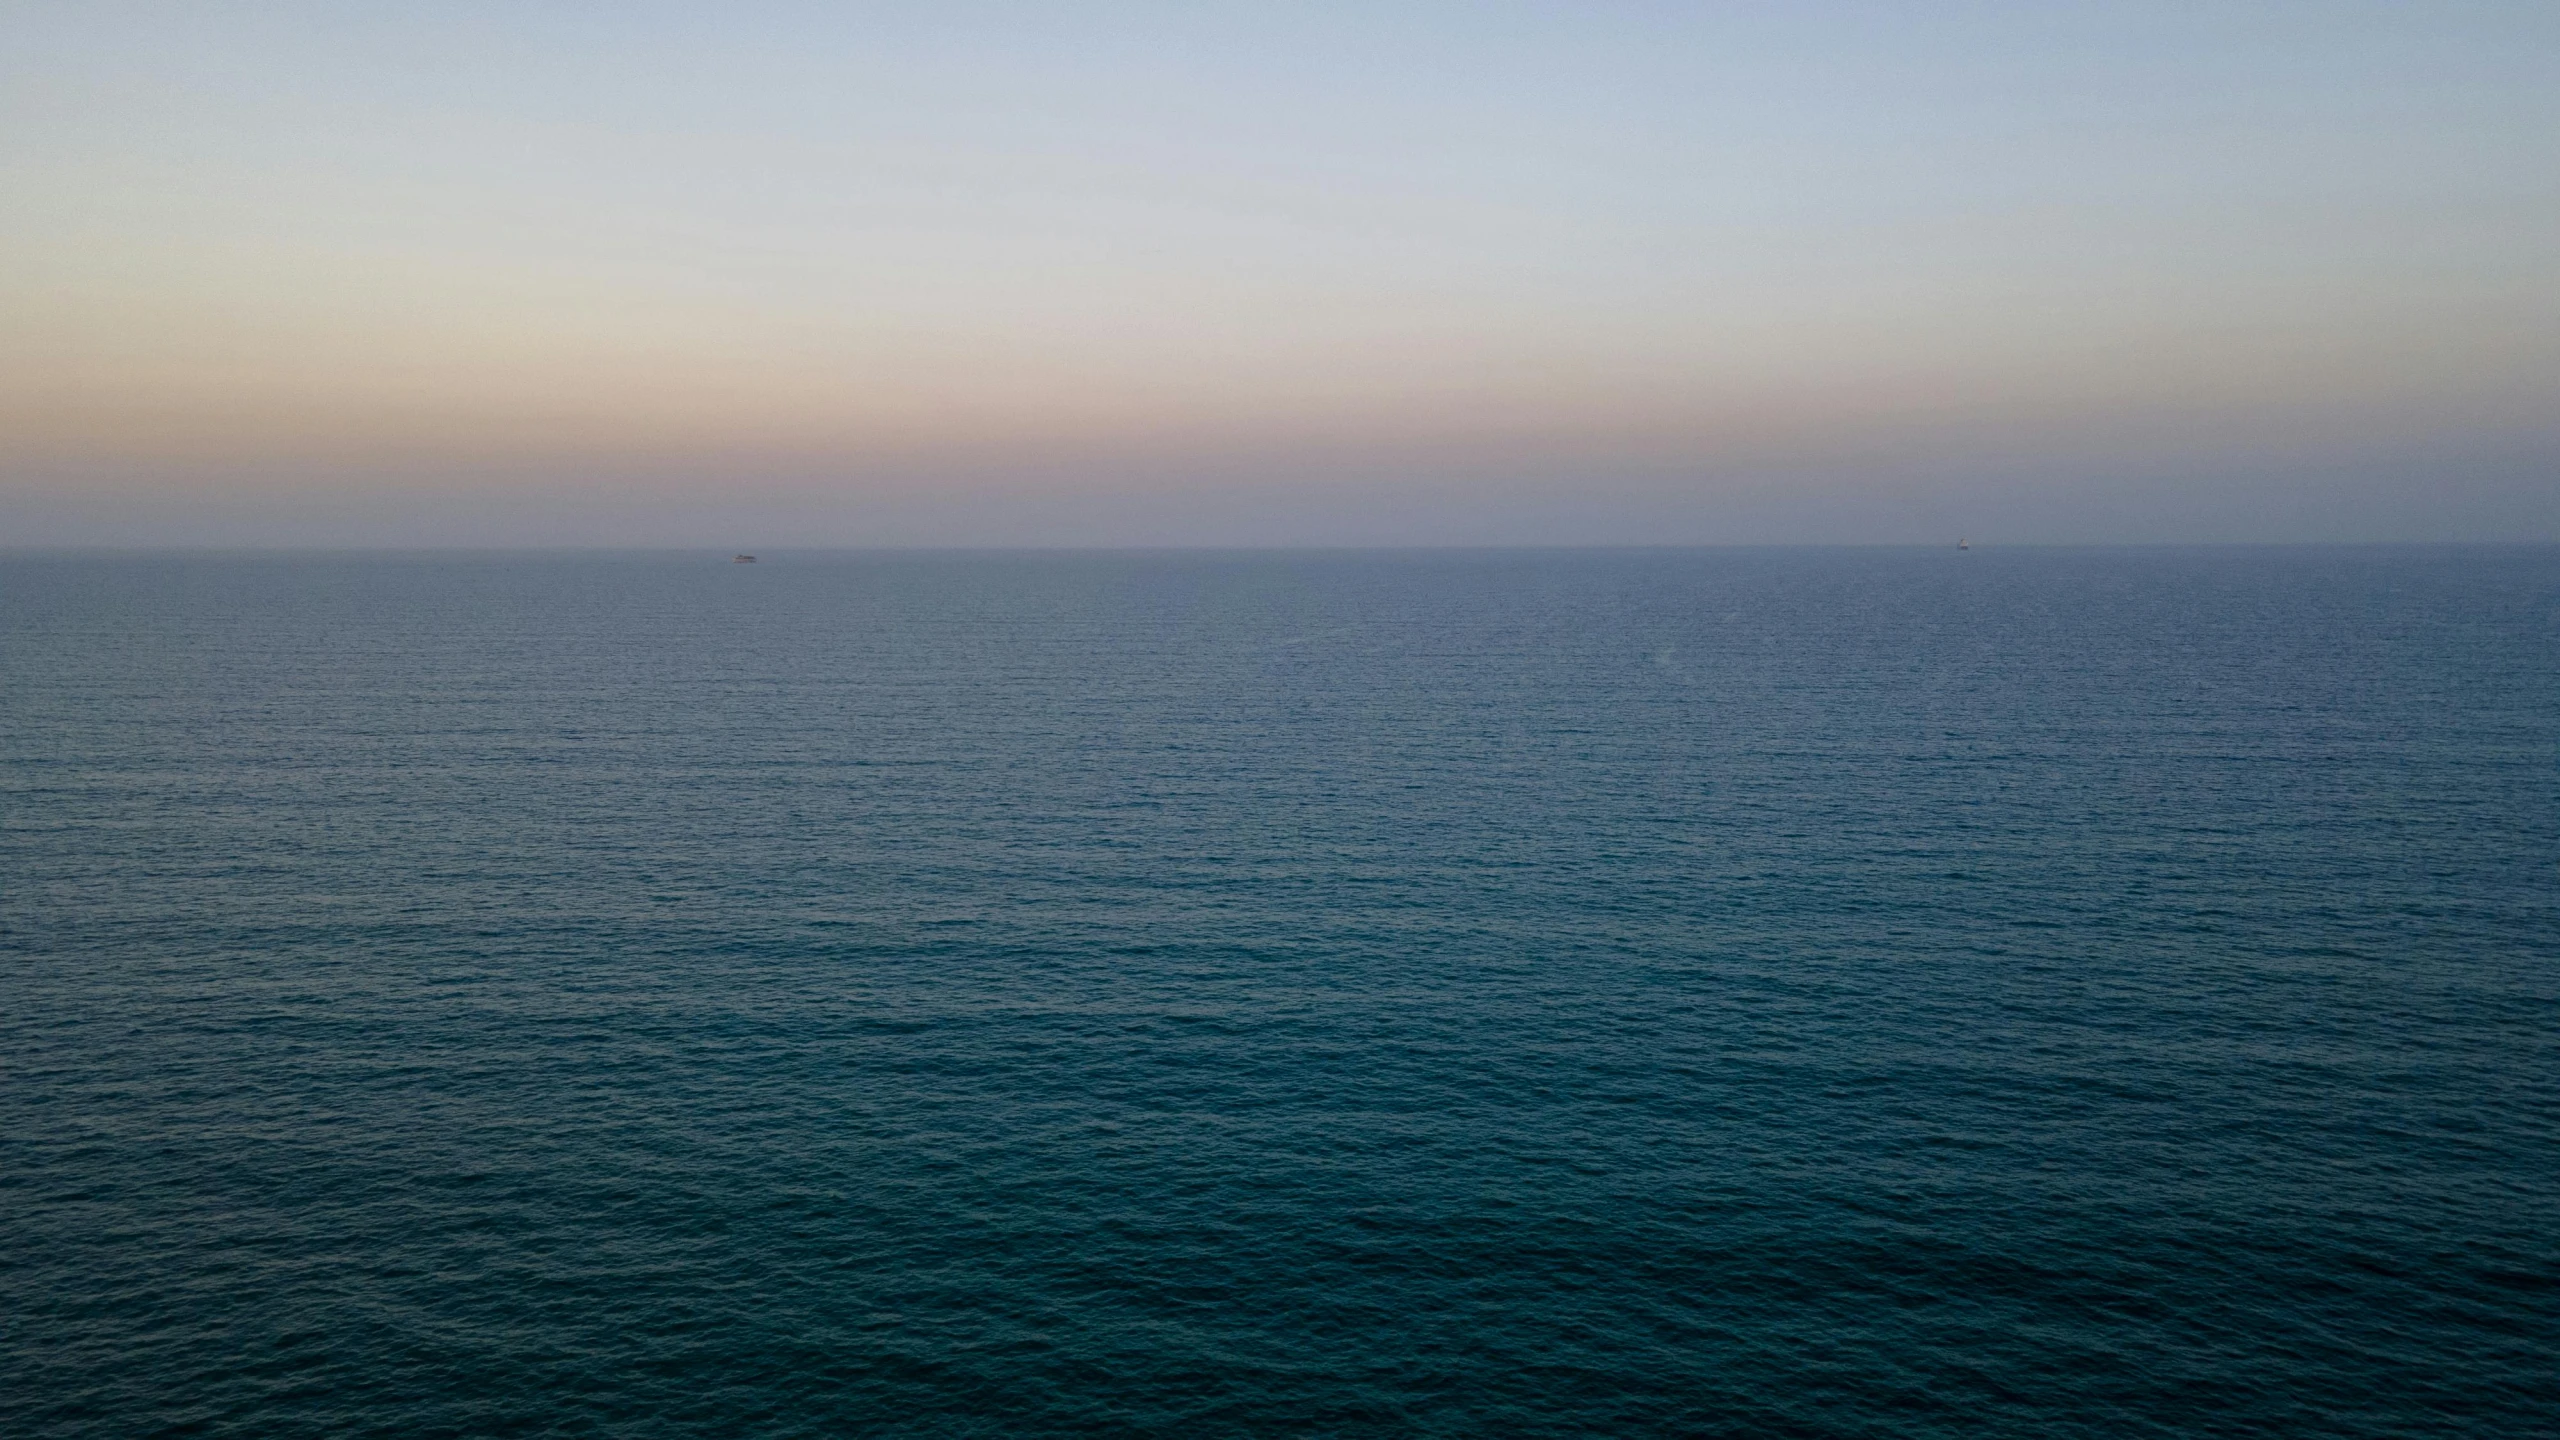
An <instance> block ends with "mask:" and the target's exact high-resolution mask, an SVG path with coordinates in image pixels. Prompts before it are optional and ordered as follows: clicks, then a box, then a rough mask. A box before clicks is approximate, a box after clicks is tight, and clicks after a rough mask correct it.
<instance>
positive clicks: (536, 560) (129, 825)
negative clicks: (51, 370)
mask: <svg viewBox="0 0 2560 1440" xmlns="http://www.w3.org/2000/svg"><path fill="white" fill-rule="evenodd" d="M0 987H5V997H6V1001H7V1003H6V1005H5V1007H0V1065H4V1066H5V1072H0V1234H5V1245H0V1367H5V1374H6V1376H7V1383H6V1384H5V1385H4V1386H0V1430H5V1431H6V1432H7V1433H9V1434H11V1435H16V1436H30V1437H34V1436H72V1435H91V1434H108V1433H113V1434H134V1435H152V1434H168V1435H180V1434H185V1435H207V1436H244V1437H245V1436H261V1437H265V1436H305V1435H308V1436H319V1435H330V1436H345V1435H385V1436H388V1435H401V1436H411V1435H435V1434H450V1435H462V1434H471V1435H486V1434H564V1435H567V1434H596V1435H608V1434H609V1435H615V1436H692V1435H752V1436H766V1435H772V1436H783V1435H822V1434H824V1435H835V1434H881V1435H910V1434H950V1435H1042V1434H1065V1433H1093V1434H1102V1433H1114V1434H1117V1433H1134V1434H1159V1435H1214V1434H1226V1433H1250V1432H1280V1431H1287V1432H1303V1433H1313V1434H1367V1433H1375V1434H1387V1433H1396V1434H1424V1435H1453V1436H1455V1435H1488V1434H1504V1435H1575V1434H1591V1433H1622V1434H1736V1435H1751V1434H1839V1435H1862V1436H1957V1435H1963V1436H1982V1435H1995V1436H1996V1435H2014V1436H2040V1437H2050V1436H2108V1437H2122V1436H2128V1435H2132V1436H2140V1435H2171V1434H2180V1435H2187V1434H2204V1435H2215V1434H2231V1435H2239V1434H2278V1433H2282V1434H2298V1435H2313V1434H2316V1435H2322V1436H2385V1435H2391V1436H2405V1435H2430V1434H2441V1435H2452V1434H2465V1435H2499V1436H2514V1435H2519V1434H2524V1433H2530V1432H2532V1431H2535V1430H2538V1429H2541V1428H2543V1427H2546V1426H2548V1425H2549V1424H2550V1421H2551V1417H2552V1416H2553V1415H2554V1414H2560V1038H2555V1036H2560V1030H2555V1016H2560V1007H2555V1001H2560V551H2554V550H2550V549H2531V550H2528V549H2518V550H2491V549H2478V550H2447V551H2427V550H2210V551H2000V550H1977V551H1972V552H1969V553H1963V554H1959V553H1956V552H1954V551H1951V550H1950V551H1926V552H1923V551H1727V552H1716V551H1698V552H1662V553H1573V552H1555V553H1490V552H1488V553H1439V554H1334V555H1327V554H1270V555H1250V554H1234V555H1190V554H1139V555H978V556H971V555H948V554H945V555H930V554H870V555H832V556H830V555H768V556H767V557H766V558H765V561H764V563H761V564H758V565H754V566H743V565H731V564H727V563H725V557H692V556H669V555H620V556H615V555H601V556H600V555H584V556H522V555H510V556H468V555H459V556H456V555H447V556H356V555H348V556H294V557H287V556H269V557H219V556H198V557H181V556H134V557H121V558H116V557H99V556H50V557H48V556H35V555H18V556H14V557H0Z"/></svg>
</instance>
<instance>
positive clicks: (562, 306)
mask: <svg viewBox="0 0 2560 1440" xmlns="http://www.w3.org/2000/svg"><path fill="white" fill-rule="evenodd" d="M1958 533H1963V534H1967V535H1970V536H1972V537H1974V538H1975V539H1977V540H1978V541H1989V542H1997V541H2004V540H2017V541H2028V540H2156V539H2180V540H2217V539H2234V540H2262V539H2395V538H2408V539H2445V538H2478V539H2499V538H2533V539H2546V540H2548V539H2560V5H2554V4H2552V3H2550V0H2541V3H2517V4H2500V5H2469V4H2461V3H2453V0H2430V3H2426V4H2417V3H2404V4H2394V5H2365V4H2356V3H2348V0H2325V3H2316V4H2313V3H2306V4H2298V5H2263V4H2248V3H2238V0H2223V3H2210V4H2201V3H2200V4H2165V3H2164V4H2134V3H2124V4H2114V5H2071V4H2061V3H2047V4H2017V5H2008V4H1970V5H1969V4H1958V3H1944V0H1942V3H1929V4H1920V3H1912V4H1881V3H1878V4H1861V5H1822V4H1811V3H1793V4H1776V3H1772V4H1750V5H1744V4H1733V5H1722V4H1691V5H1641V4H1607V3H1583V4H1573V5H1565V4H1556V5H1504V4H1472V5H1455V4H1450V5H1436V4H1406V5H1396V4H1390V3H1370V4H1358V5H1324V4H1314V3H1299V4H1290V5H1256V6H1242V5H1220V4H1212V3H1189V4H1180V5H1171V4H1168V5H1147V4H1108V5H1069V4H1060V5H1043V6H1028V5H1026V6H976V5H969V4H963V3H949V0H944V3H934V4H919V5H816V4H811V5H777V4H740V3H730V4H724V5H719V6H711V5H698V4H697V5H687V6H672V5H666V6H661V5H653V4H634V3H616V4H611V5H604V4H596V5H579V4H552V5H526V4H522V3H517V4H508V5H478V4H471V3H461V0H442V3H436V4H432V5H418V6H414V7H407V6H403V7H393V6H363V5H355V4H334V5H307V6H306V5H253V4H243V5H216V4H192V5H166V6H162V5H120V4H110V3H77V4H74V3H59V4H39V3H27V0H16V3H10V0H0V544H10V543H17V544H54V543H167V542H203V543H221V544H239V543H279V544H295V543H354V544H419V545H424V544H449V543H538V544H549V543H605V544H677V545H695V544H700V545H710V546H722V547H725V546H731V545H762V546H780V545H787V544H869V543H890V544H898V543H964V544H965V543H997V544H1019V543H1073V544H1088V543H1105V544H1109V543H1223V544H1289V543H1305V542H1319V543H1353V544H1361V543H1413V542H1424V543H1429V542H1519V541H1574V542H1583V541H1594V542H1626V541H1671V542H1697V541H1704V542H1715V541H1754V540H1789V541H1803V540H1813V541H1820V540H1842V541H1894V540H1916V541H1927V542H1929V543H1941V542H1943V541H1946V540H1949V539H1951V538H1952V537H1953V536H1954V535H1956V534H1958Z"/></svg>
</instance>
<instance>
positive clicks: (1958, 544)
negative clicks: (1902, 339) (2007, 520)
mask: <svg viewBox="0 0 2560 1440" xmlns="http://www.w3.org/2000/svg"><path fill="white" fill-rule="evenodd" d="M1956 548H1957V549H1959V550H1970V549H1972V548H1973V547H1972V546H1971V545H1968V544H1966V543H1965V542H1963V541H1962V540H1958V541H1957V542H1956ZM738 558H739V559H741V560H753V559H754V558H756V557H754V556H753V555H741V556H739V557H738Z"/></svg>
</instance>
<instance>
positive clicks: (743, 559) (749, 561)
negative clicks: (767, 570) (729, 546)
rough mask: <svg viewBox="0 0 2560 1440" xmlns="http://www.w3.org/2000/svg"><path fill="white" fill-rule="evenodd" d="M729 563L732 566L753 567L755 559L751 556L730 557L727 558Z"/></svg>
mask: <svg viewBox="0 0 2560 1440" xmlns="http://www.w3.org/2000/svg"><path fill="white" fill-rule="evenodd" d="M729 563H730V564H732V565H753V564H754V563H756V557H754V556H753V555H732V556H730V557H729Z"/></svg>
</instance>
